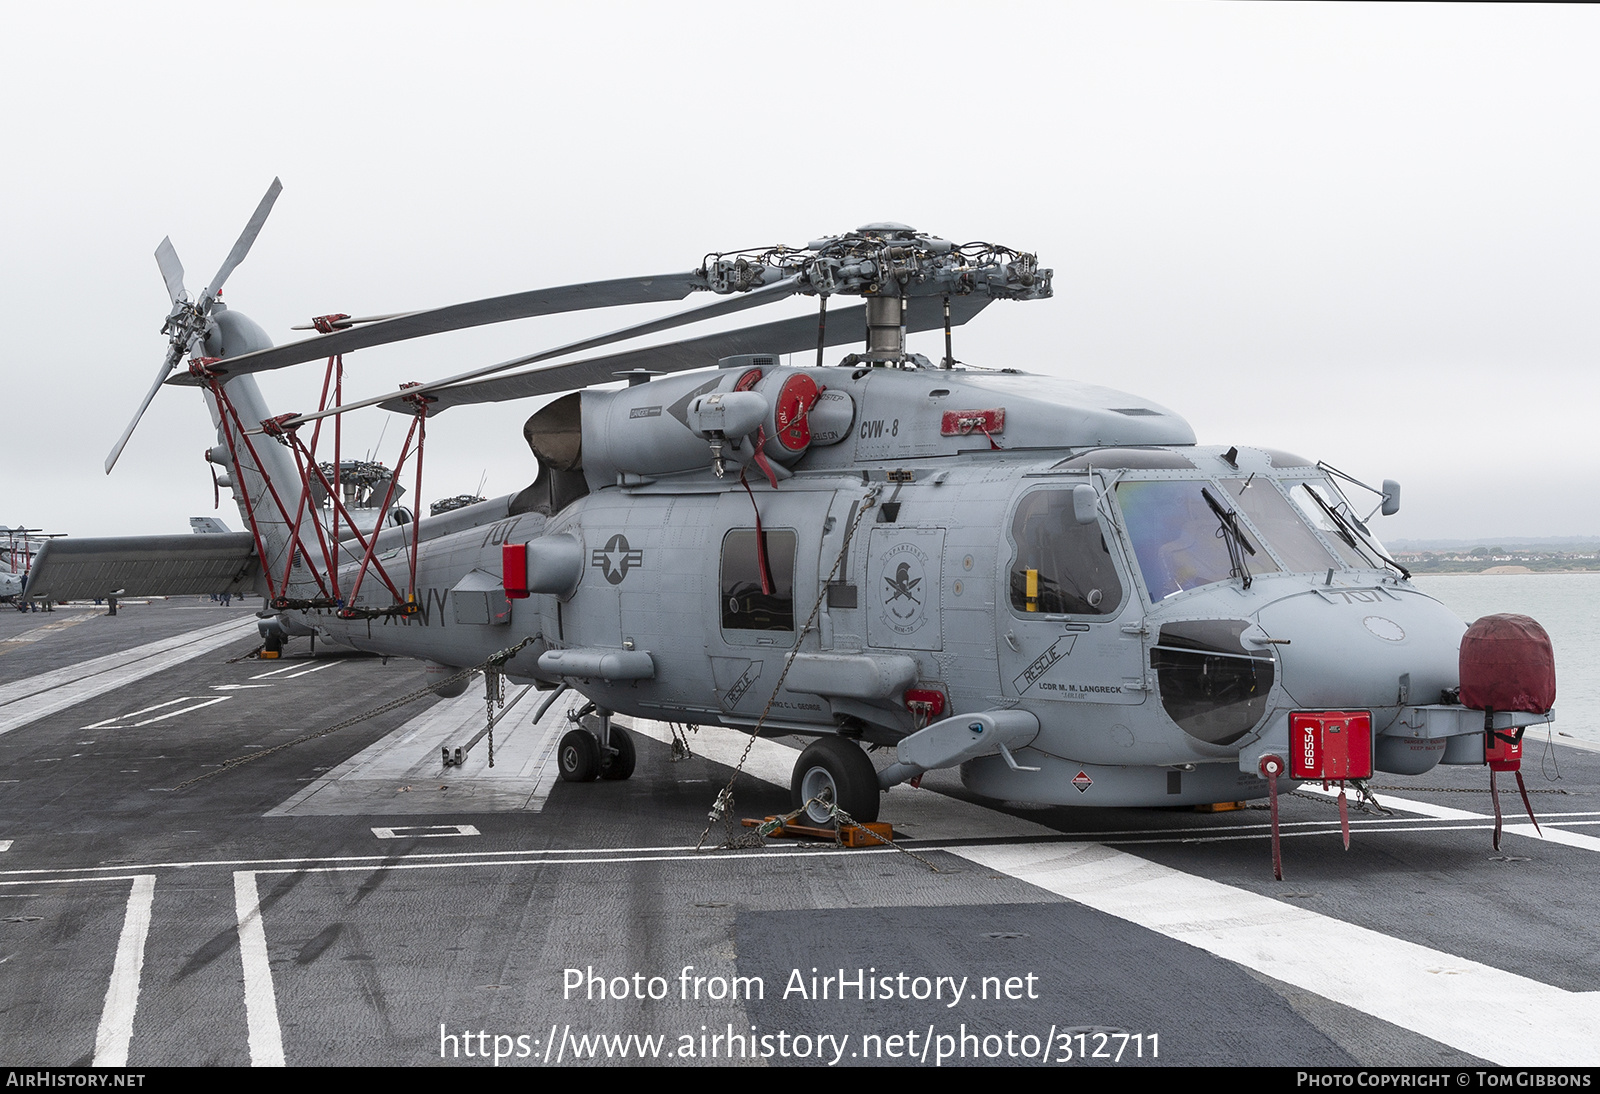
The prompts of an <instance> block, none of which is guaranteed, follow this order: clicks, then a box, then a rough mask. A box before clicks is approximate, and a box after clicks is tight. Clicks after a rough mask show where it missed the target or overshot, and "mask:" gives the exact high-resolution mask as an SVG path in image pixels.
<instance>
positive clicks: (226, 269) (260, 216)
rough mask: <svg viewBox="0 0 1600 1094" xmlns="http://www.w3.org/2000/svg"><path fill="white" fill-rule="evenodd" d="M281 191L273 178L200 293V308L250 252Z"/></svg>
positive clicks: (215, 295)
mask: <svg viewBox="0 0 1600 1094" xmlns="http://www.w3.org/2000/svg"><path fill="white" fill-rule="evenodd" d="M281 193H283V183H281V182H279V181H278V180H277V179H273V180H272V185H271V186H269V187H267V193H266V196H265V197H263V198H262V199H261V204H259V205H257V206H256V211H255V212H254V213H253V214H251V216H250V223H248V224H246V225H245V226H244V231H242V232H240V233H239V241H238V242H237V243H235V244H234V245H233V250H231V251H229V252H228V257H227V258H226V259H224V260H223V262H222V266H221V268H220V269H218V270H217V276H216V277H213V278H212V279H211V284H209V285H207V286H206V291H205V292H203V293H201V294H200V306H201V307H202V308H203V307H205V306H206V305H207V304H209V303H210V302H211V301H213V300H215V299H216V298H217V295H218V294H219V293H221V292H222V283H223V282H225V281H227V280H228V275H229V274H231V273H232V272H233V268H234V267H235V266H237V265H238V264H239V263H241V262H243V261H244V256H245V255H247V254H249V253H250V247H251V245H252V244H254V243H255V241H256V236H258V235H260V234H261V226H262V225H263V224H265V223H266V222H267V214H268V213H270V212H272V203H273V202H275V201H277V200H278V195H279V194H281Z"/></svg>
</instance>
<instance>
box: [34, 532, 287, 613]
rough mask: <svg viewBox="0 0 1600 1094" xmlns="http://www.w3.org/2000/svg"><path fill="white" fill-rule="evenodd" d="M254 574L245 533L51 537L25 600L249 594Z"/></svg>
mask: <svg viewBox="0 0 1600 1094" xmlns="http://www.w3.org/2000/svg"><path fill="white" fill-rule="evenodd" d="M259 573H260V567H259V566H258V565H257V564H256V557H255V542H254V540H253V538H252V537H251V535H250V533H249V532H223V533H217V534H213V535H204V536H196V535H172V536H107V537H104V538H98V539H78V538H76V537H74V538H70V539H53V540H51V541H50V542H49V543H46V544H45V545H44V547H43V549H42V550H40V552H39V554H38V557H37V558H35V559H34V561H33V572H32V573H31V574H30V575H29V577H28V596H29V597H30V598H32V597H38V598H40V599H43V600H88V599H93V598H95V597H107V596H190V595H198V596H206V595H209V594H212V593H233V594H234V595H236V596H238V595H243V594H246V593H249V592H252V591H253V590H254V587H255V580H256V576H257V574H259Z"/></svg>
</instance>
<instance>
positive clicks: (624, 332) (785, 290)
mask: <svg viewBox="0 0 1600 1094" xmlns="http://www.w3.org/2000/svg"><path fill="white" fill-rule="evenodd" d="M798 283H799V278H797V277H787V278H784V279H783V280H782V281H777V282H774V283H773V284H771V285H766V286H763V287H762V288H759V289H752V290H751V291H750V292H747V293H741V294H740V295H738V296H728V297H724V298H722V299H721V300H718V301H717V302H716V303H715V304H707V305H706V306H705V307H703V308H691V309H690V310H688V311H681V312H678V313H677V314H676V315H669V316H666V317H664V318H661V319H651V320H649V321H648V322H645V323H635V324H634V325H632V326H629V327H622V328H621V329H619V330H614V331H611V332H610V333H607V334H601V335H596V336H595V337H593V338H585V339H583V340H582V341H579V342H568V343H567V344H566V345H564V346H557V347H555V348H554V349H547V350H541V351H540V352H538V353H531V354H529V355H527V356H526V357H515V358H512V359H511V360H509V361H501V362H500V363H499V364H496V365H487V366H485V367H483V368H478V369H473V370H472V371H471V372H463V373H460V374H458V375H456V376H448V377H446V378H444V379H443V380H435V381H433V382H432V383H427V384H420V385H418V386H416V387H409V388H406V389H405V391H403V392H401V391H396V392H391V393H389V394H387V395H378V396H374V397H373V398H371V399H363V400H361V401H360V402H355V403H346V404H344V405H343V406H341V407H339V408H338V409H337V410H325V411H322V412H321V413H318V414H303V415H301V416H300V417H298V418H292V419H290V420H289V422H288V423H287V424H289V425H299V424H300V423H302V422H309V421H314V420H315V419H317V418H325V417H327V416H328V415H329V414H338V413H342V412H344V411H346V410H359V409H360V408H362V407H368V406H378V405H379V404H381V403H385V402H387V401H388V400H391V399H398V398H400V397H401V396H415V395H426V394H428V393H429V392H432V391H433V390H435V389H436V388H442V387H447V386H449V385H451V384H458V383H461V382H463V381H466V380H474V379H477V378H478V377H481V376H488V375H491V374H493V373H496V372H504V371H505V370H507V369H512V368H518V367H520V366H522V365H531V364H533V363H534V362H535V361H549V360H552V359H554V358H556V357H565V356H567V355H568V354H569V353H581V352H582V351H583V350H586V349H596V348H598V347H600V346H605V345H610V344H611V343H613V342H626V341H627V340H628V339H630V338H642V337H644V336H645V335H647V334H658V333H660V332H661V331H664V330H671V329H672V328H673V327H682V326H687V325H688V324H690V323H699V322H701V321H703V320H706V319H716V318H718V317H720V316H724V315H732V314H733V313H735V312H741V311H744V310H746V309H748V308H755V307H760V306H761V305H762V304H770V303H772V302H774V301H776V300H781V299H783V298H784V297H786V296H791V295H793V294H794V292H795V291H796V286H797V285H798ZM230 364H231V361H230ZM397 405H398V404H397Z"/></svg>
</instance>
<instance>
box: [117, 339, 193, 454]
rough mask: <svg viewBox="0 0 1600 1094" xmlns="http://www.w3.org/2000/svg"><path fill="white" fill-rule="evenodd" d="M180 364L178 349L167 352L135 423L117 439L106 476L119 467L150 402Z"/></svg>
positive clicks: (136, 414)
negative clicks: (124, 450) (123, 453)
mask: <svg viewBox="0 0 1600 1094" xmlns="http://www.w3.org/2000/svg"><path fill="white" fill-rule="evenodd" d="M177 363H178V351H177V348H176V347H173V348H172V349H170V350H168V351H167V359H166V360H165V361H163V362H162V363H161V371H160V372H157V373H156V382H155V383H153V384H151V385H150V390H149V391H147V392H145V394H144V402H142V403H140V404H139V409H138V410H136V411H134V412H133V421H131V422H129V423H128V428H127V429H124V430H123V431H122V436H121V437H119V438H117V443H116V444H115V445H113V446H112V449H111V455H109V456H107V457H106V474H108V475H109V474H111V469H112V468H113V467H115V466H117V457H119V456H121V455H122V450H123V448H125V447H126V446H127V444H128V438H129V437H131V436H133V431H134V429H135V428H136V427H137V426H138V425H139V419H140V418H143V417H144V412H145V411H146V410H148V409H149V408H150V402H151V400H153V399H154V398H155V397H156V392H158V391H160V390H161V384H162V382H163V381H164V380H166V378H167V374H168V373H169V372H171V371H172V370H173V368H174V367H175V366H176V365H177Z"/></svg>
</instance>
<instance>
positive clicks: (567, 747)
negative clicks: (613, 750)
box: [556, 729, 600, 783]
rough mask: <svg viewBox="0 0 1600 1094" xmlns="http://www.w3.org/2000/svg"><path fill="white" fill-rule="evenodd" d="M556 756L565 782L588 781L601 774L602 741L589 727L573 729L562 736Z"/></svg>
mask: <svg viewBox="0 0 1600 1094" xmlns="http://www.w3.org/2000/svg"><path fill="white" fill-rule="evenodd" d="M556 758H557V761H558V762H559V763H560V765H561V778H562V780H563V781H565V782H569V783H586V782H589V781H591V780H593V779H594V777H595V776H596V775H598V774H600V742H598V741H596V740H595V739H594V734H592V733H590V732H589V731H588V730H587V729H574V730H571V731H569V732H568V733H567V735H566V736H565V737H563V738H561V747H560V748H559V749H557V750H556Z"/></svg>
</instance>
